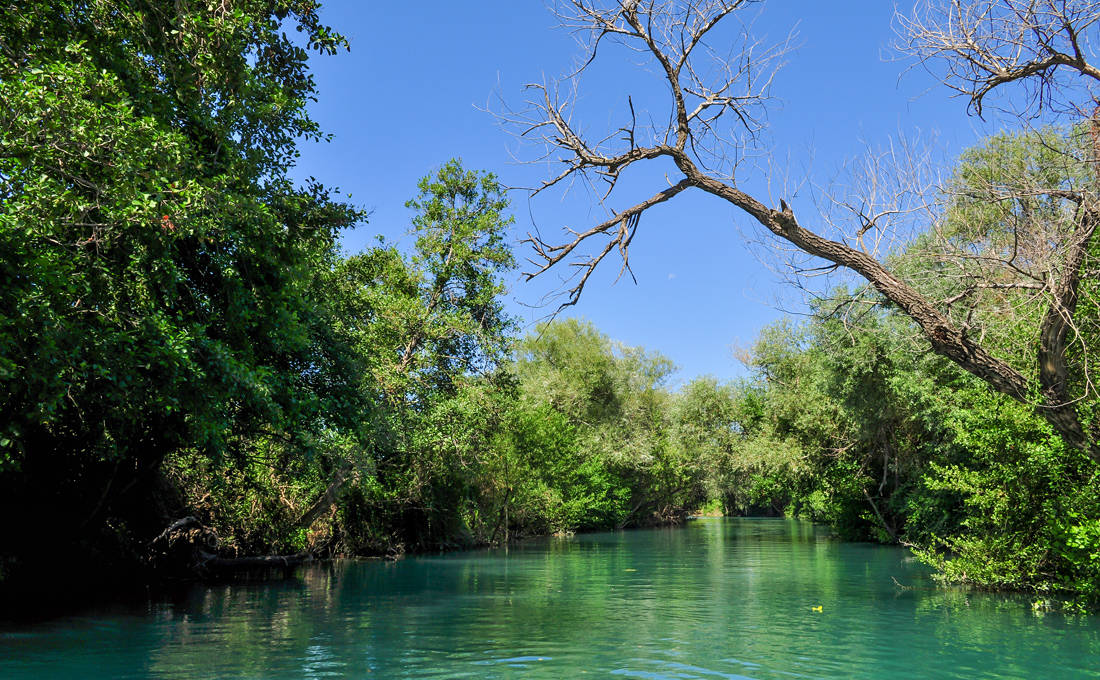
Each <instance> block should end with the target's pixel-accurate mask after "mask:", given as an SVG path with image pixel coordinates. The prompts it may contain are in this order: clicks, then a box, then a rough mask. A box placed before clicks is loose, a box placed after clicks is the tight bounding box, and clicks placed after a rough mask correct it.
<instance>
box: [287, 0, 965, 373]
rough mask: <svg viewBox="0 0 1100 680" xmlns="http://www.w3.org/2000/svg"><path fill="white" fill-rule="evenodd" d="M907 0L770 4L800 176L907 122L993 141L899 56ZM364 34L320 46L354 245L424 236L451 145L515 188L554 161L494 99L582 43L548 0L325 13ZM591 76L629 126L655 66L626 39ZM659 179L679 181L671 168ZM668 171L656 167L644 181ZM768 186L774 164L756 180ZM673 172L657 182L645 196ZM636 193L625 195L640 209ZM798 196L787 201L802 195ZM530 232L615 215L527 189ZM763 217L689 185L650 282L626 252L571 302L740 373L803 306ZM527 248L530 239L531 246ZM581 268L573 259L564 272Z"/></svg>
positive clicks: (588, 94) (655, 342)
mask: <svg viewBox="0 0 1100 680" xmlns="http://www.w3.org/2000/svg"><path fill="white" fill-rule="evenodd" d="M892 14H893V5H892V3H889V2H884V1H883V0H845V1H843V2H836V1H833V2H820V1H813V0H782V1H778V0H776V1H773V2H771V3H768V4H767V5H765V6H763V8H762V11H761V12H760V14H759V17H758V18H757V19H756V21H755V24H754V33H756V34H757V35H760V36H767V37H769V38H771V39H773V40H775V41H779V40H781V39H783V38H784V37H785V36H786V35H787V34H788V33H789V32H790V31H791V30H796V31H797V34H798V35H797V38H796V40H795V42H796V44H797V45H798V48H797V50H795V51H794V52H793V53H791V54H790V55H789V56H788V58H787V64H786V66H785V67H784V68H783V70H782V71H781V72H780V75H779V77H778V78H777V80H776V82H775V86H774V90H773V93H774V95H775V96H776V97H777V98H778V99H777V101H776V102H775V103H774V104H773V106H772V108H771V113H770V116H769V121H770V126H769V128H770V132H769V134H770V137H771V139H772V140H773V142H774V155H775V157H776V158H780V159H786V158H789V159H790V167H791V168H792V173H793V174H794V175H795V176H798V175H805V174H808V175H809V176H810V177H811V178H812V179H814V180H816V181H826V180H828V178H829V177H831V176H833V175H834V174H835V173H836V171H837V169H838V168H839V166H840V165H841V164H842V163H844V162H845V161H846V160H848V159H850V158H852V157H855V156H858V155H859V154H860V152H861V150H862V149H863V148H864V142H865V141H866V142H870V143H883V142H886V141H887V140H888V138H889V137H890V136H892V135H896V134H897V133H898V132H899V131H900V132H903V133H905V134H911V133H913V132H915V131H917V130H919V131H921V132H922V134H928V133H929V132H937V133H938V135H939V137H938V139H939V142H938V143H939V144H940V145H941V146H942V147H943V150H944V151H945V152H946V153H948V154H951V155H954V154H957V153H958V152H959V151H961V150H962V149H963V148H965V146H966V145H968V144H971V143H973V141H974V140H975V139H976V136H977V132H976V121H974V120H972V119H970V118H968V117H967V116H966V112H965V103H964V102H962V101H960V100H957V99H951V98H949V96H948V92H947V91H946V90H945V89H944V88H942V87H936V86H935V84H934V83H933V82H932V81H931V80H930V79H929V78H928V77H927V76H926V75H925V74H924V73H923V72H921V71H917V70H915V71H911V72H910V73H908V74H906V75H903V71H904V70H905V64H904V63H899V62H897V61H891V60H890V58H891V56H892V55H891V52H890V50H889V45H890V43H891V41H892V40H893V33H892V28H891V17H892ZM322 16H323V17H324V19H325V21H327V22H328V23H330V24H331V25H333V26H335V27H336V28H337V29H338V30H340V31H341V32H343V33H344V34H345V35H347V36H348V38H349V39H350V40H351V44H352V51H351V52H350V53H342V54H340V55H338V56H335V57H324V58H321V57H318V58H315V60H314V73H315V75H316V79H317V84H318V87H319V90H320V101H319V102H318V103H317V104H315V105H314V106H313V109H312V110H313V114H314V117H315V118H316V120H317V121H318V122H319V123H320V124H321V126H322V127H323V128H324V129H325V130H326V131H327V132H329V133H332V134H333V135H334V141H333V142H332V143H330V144H324V145H311V146H308V147H306V148H304V149H303V153H302V158H301V162H300V165H299V170H298V172H299V175H301V176H306V175H312V176H315V177H317V178H318V179H320V180H321V181H322V182H324V183H325V184H327V185H329V186H337V187H339V188H340V189H341V190H343V191H344V192H345V193H347V192H350V193H351V194H352V201H353V202H355V203H357V204H359V205H361V206H363V207H366V208H368V209H370V210H372V211H373V215H372V217H371V219H370V222H369V224H366V225H363V226H361V227H359V228H357V229H356V230H355V231H353V232H350V233H348V234H347V235H346V236H345V239H344V245H345V247H346V249H347V250H349V251H352V252H354V251H357V250H360V249H362V248H364V247H368V246H369V245H370V244H371V243H372V242H373V238H374V236H375V235H376V234H382V235H384V236H385V237H386V238H387V239H390V240H392V241H396V242H398V243H399V244H400V245H402V246H405V247H407V246H409V245H410V239H409V238H406V237H405V233H406V230H407V229H408V224H409V211H408V210H407V209H406V208H405V207H404V203H405V201H406V200H408V199H409V198H410V197H411V196H412V195H413V194H414V192H415V187H416V182H417V180H418V179H419V178H420V177H422V176H424V175H425V174H427V173H429V172H431V171H432V170H433V169H434V168H438V167H439V166H440V165H441V164H442V163H443V162H445V161H446V160H447V159H449V158H452V157H461V158H462V160H463V162H464V164H465V165H466V167H468V168H471V169H485V170H491V171H492V172H494V173H496V174H497V175H498V176H499V178H500V179H501V181H502V183H504V184H505V185H508V186H527V185H530V184H531V183H532V182H534V181H536V180H537V179H538V178H541V177H542V176H544V169H543V168H536V167H532V166H530V165H522V164H517V163H516V160H515V155H516V154H519V155H520V156H521V157H531V156H532V154H533V153H534V151H535V150H534V149H530V148H523V147H519V146H517V144H516V141H515V139H514V138H513V137H511V136H510V135H509V134H508V133H507V132H506V131H505V130H503V129H501V127H500V126H499V124H498V122H497V120H496V119H495V118H494V117H493V116H492V115H490V114H489V113H486V112H485V111H484V110H483V109H484V108H486V106H488V107H490V108H493V107H496V106H497V105H496V104H495V100H496V98H497V97H503V98H504V99H505V100H506V101H508V102H510V103H513V104H517V105H518V104H519V103H520V102H521V101H522V97H523V91H522V86H523V84H524V83H527V82H531V81H540V80H542V79H543V77H544V76H548V77H549V76H554V75H560V74H562V73H564V72H565V71H566V70H567V69H568V67H569V65H570V64H571V62H572V60H573V59H574V58H575V57H576V56H577V54H578V48H577V46H576V44H575V42H574V41H573V38H572V37H571V36H570V35H569V34H567V33H565V32H563V31H561V30H560V29H557V28H556V21H555V18H554V17H553V16H552V15H551V14H550V12H549V11H547V9H546V8H545V6H544V5H543V3H541V2H539V1H538V0H522V1H521V0H507V1H504V0H475V1H474V2H442V1H435V2H432V1H428V2H425V1H419V2H416V1H414V2H390V1H384V0H367V1H366V2H362V1H352V0H328V1H327V2H326V3H325V7H324V11H323V15H322ZM606 56H608V57H609V59H608V60H607V61H606V62H603V63H602V64H601V66H600V68H598V69H596V70H594V71H593V72H592V74H591V76H592V77H591V78H589V79H588V80H585V81H583V82H582V90H581V94H582V97H585V99H584V102H585V106H586V107H587V108H586V122H587V125H588V127H589V128H590V129H593V130H596V129H604V128H607V127H608V125H609V123H610V129H614V127H616V126H617V125H618V124H619V123H620V122H621V115H622V111H623V109H622V106H621V104H622V103H624V102H625V99H626V93H627V92H630V91H635V94H636V97H635V101H636V102H637V101H639V97H638V96H637V88H644V83H646V82H648V81H649V80H650V79H651V78H652V76H651V75H650V74H647V73H646V72H644V70H643V69H640V68H639V67H637V66H635V65H632V64H631V63H629V62H628V61H626V60H625V59H623V58H622V57H623V56H624V55H622V53H614V52H608V54H607V55H606ZM655 179H656V181H657V182H662V181H663V180H660V179H659V177H658V178H655ZM646 181H652V179H648V180H647V178H643V183H645V182H646ZM742 181H743V182H744V185H745V186H746V187H748V188H750V189H756V190H760V189H762V188H763V187H764V186H765V184H764V182H765V181H766V178H765V177H763V176H762V174H761V173H755V174H752V173H747V174H746V175H745V176H744V179H743V180H742ZM660 186H661V185H660V184H649V186H648V187H645V186H643V187H642V191H644V192H645V193H646V194H650V193H653V192H654V191H655V190H657V189H659V188H660ZM630 197H631V195H629V192H627V195H624V199H623V200H622V201H620V202H613V203H612V205H613V207H616V208H620V209H621V208H623V207H626V206H627V205H629V204H628V203H626V200H627V199H629V198H630ZM790 198H791V197H788V199H789V200H790ZM512 204H513V211H514V213H515V216H516V225H515V231H516V237H517V240H518V238H519V237H522V235H523V234H525V233H526V232H527V231H528V230H529V229H531V226H532V219H534V220H536V221H537V225H538V227H539V228H540V229H541V230H542V232H543V234H544V235H545V234H552V233H556V230H558V229H559V228H560V227H562V226H565V225H568V226H571V227H574V228H582V227H585V226H590V225H591V224H595V223H596V222H597V221H600V220H602V219H603V213H602V212H601V210H600V209H599V208H597V207H595V205H594V202H593V201H592V199H591V197H590V196H588V195H586V194H585V193H584V192H578V193H575V194H571V195H569V196H566V197H565V198H564V199H562V198H561V197H560V196H555V197H552V198H549V199H542V200H537V201H535V202H529V201H528V200H527V198H526V195H525V194H524V193H522V192H515V193H514V194H513V195H512ZM792 205H794V206H795V208H796V212H798V213H799V215H800V218H801V219H802V221H803V222H804V223H806V224H808V225H812V223H813V221H814V214H813V213H814V206H813V204H812V203H811V202H809V201H808V200H807V198H806V197H805V196H798V197H794V200H793V201H792ZM746 230H747V231H748V232H750V233H752V231H753V229H752V227H751V222H750V221H748V220H747V219H746V218H745V217H744V216H742V215H741V214H739V213H737V212H736V211H735V210H733V209H732V208H731V207H729V206H727V205H725V204H722V203H720V202H718V201H717V200H715V199H712V198H707V197H705V196H702V195H686V194H682V195H680V196H678V197H677V198H676V199H675V200H673V201H670V202H669V203H667V204H665V205H664V206H661V207H660V209H659V210H654V211H653V212H652V214H647V215H646V216H645V217H644V218H643V221H642V224H641V228H640V230H639V233H638V236H637V238H636V239H635V243H634V246H633V248H632V258H631V262H632V266H633V269H634V272H635V274H636V275H637V279H638V284H637V285H634V284H633V283H632V282H631V281H629V280H628V279H624V280H622V281H620V282H619V283H618V284H617V285H614V286H612V285H611V284H612V281H613V279H614V275H615V273H616V272H617V269H618V265H617V263H616V262H608V264H609V265H610V266H609V267H607V268H606V271H604V272H603V274H602V275H601V276H600V277H593V279H592V280H591V282H590V283H589V285H588V287H587V289H586V293H585V295H584V297H583V298H582V301H581V303H580V305H578V306H577V307H575V308H572V309H570V310H568V311H567V312H566V313H565V315H567V316H569V315H576V316H583V317H586V318H588V319H590V320H592V321H593V322H595V323H596V324H597V325H598V326H599V328H600V329H602V330H603V331H604V332H605V333H607V334H608V335H610V336H611V337H612V338H614V339H616V340H620V341H622V342H625V343H628V344H631V345H642V346H645V347H647V348H649V349H654V350H658V351H660V352H662V353H663V354H665V355H667V356H668V357H670V358H671V359H672V360H673V361H675V362H676V363H677V364H678V365H679V366H680V367H681V372H680V374H679V376H678V379H679V380H687V379H690V378H691V377H693V376H695V375H700V374H712V375H715V376H717V377H719V378H721V379H728V378H730V377H733V376H736V375H740V374H742V372H743V369H742V367H741V366H740V364H739V363H738V362H737V360H736V359H735V357H734V354H733V352H732V351H731V347H732V346H748V345H749V344H751V342H752V341H753V339H754V338H755V337H756V335H757V333H758V331H759V330H760V328H761V327H762V326H764V325H766V324H768V323H770V322H772V321H774V320H775V319H777V318H779V317H780V316H781V314H782V312H781V311H779V309H778V308H777V307H776V300H777V299H780V300H784V301H785V302H784V303H783V304H785V305H787V306H795V307H797V298H796V297H792V295H791V294H790V292H789V291H785V290H784V288H783V286H784V284H783V283H782V282H781V280H780V279H779V277H777V276H776V275H775V274H774V273H773V272H772V271H770V270H769V269H768V268H767V267H766V266H764V265H763V264H762V263H761V262H760V261H759V260H758V258H757V256H755V255H754V254H752V253H751V252H750V251H749V250H748V249H746V247H745V244H744V239H743V233H744V231H746ZM525 254H526V252H525V251H523V250H519V251H517V255H518V256H519V259H522V257H523V256H524V255H525ZM562 273H563V274H564V271H563V272H562ZM544 276H545V278H544V279H541V280H536V282H534V283H523V282H521V281H520V279H519V276H518V272H517V275H516V276H515V277H513V279H512V280H511V281H510V284H511V290H510V292H509V295H508V305H509V309H510V311H512V312H513V313H514V314H516V315H518V316H520V317H521V319H522V321H523V322H524V323H525V324H526V323H533V322H534V321H537V320H539V319H540V318H542V317H544V316H545V315H546V314H547V313H549V312H550V311H551V310H552V309H553V308H552V307H549V308H547V307H543V308H541V309H531V308H529V307H527V306H525V305H532V304H537V303H538V302H539V301H540V299H541V298H542V297H543V296H544V295H545V294H546V293H547V292H548V291H549V290H551V289H553V288H554V287H556V286H557V284H558V281H557V278H556V276H557V274H555V273H553V272H551V273H550V274H548V275H544Z"/></svg>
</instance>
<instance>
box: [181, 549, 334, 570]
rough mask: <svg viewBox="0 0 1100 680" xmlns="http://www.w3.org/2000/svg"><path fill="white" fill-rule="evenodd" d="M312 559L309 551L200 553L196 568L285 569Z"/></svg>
mask: <svg viewBox="0 0 1100 680" xmlns="http://www.w3.org/2000/svg"><path fill="white" fill-rule="evenodd" d="M311 561H313V555H312V554H311V553H309V552H300V553H297V554H295V555H260V556H254V557H218V556H217V555H211V554H210V553H200V560H199V563H198V565H197V566H198V568H199V569H200V570H203V571H219V572H225V571H243V570H246V569H285V568H288V567H296V566H298V565H300V564H305V563H307V562H311Z"/></svg>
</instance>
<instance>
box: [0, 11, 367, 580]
mask: <svg viewBox="0 0 1100 680" xmlns="http://www.w3.org/2000/svg"><path fill="white" fill-rule="evenodd" d="M317 12H318V5H317V3H315V2H301V1H297V0H293V1H292V0H275V1H273V2H268V1H266V0H265V1H262V2H261V1H258V0H246V1H244V2H235V3H232V4H218V5H207V4H201V3H199V4H194V3H174V4H173V3H160V2H145V1H141V0H134V1H129V0H125V1H124V0H89V1H86V2H85V1H77V0H67V1H63V2H39V1H32V2H29V3H20V4H18V5H12V4H10V3H9V4H5V5H4V6H3V7H2V8H0V395H2V397H0V399H2V401H3V403H4V409H3V412H2V414H0V498H2V499H3V501H0V503H2V508H0V509H2V511H3V512H4V514H5V516H8V517H20V518H22V519H21V521H19V522H14V523H13V524H12V525H11V527H10V528H11V533H9V540H7V541H5V544H4V546H3V548H0V551H3V553H4V554H5V555H7V556H9V557H11V556H20V555H21V556H24V557H25V556H27V555H37V556H39V557H41V558H42V559H47V560H48V559H49V556H50V555H54V554H55V553H56V552H57V550H65V549H68V548H70V547H71V546H72V545H73V544H74V543H80V542H83V541H85V540H87V539H89V537H93V538H94V537H95V536H97V535H98V533H99V532H101V531H106V530H107V529H106V527H108V526H109V527H110V529H109V533H111V535H114V536H117V537H119V538H120V539H121V540H119V541H117V542H118V545H116V548H114V549H112V550H114V552H116V553H117V552H126V551H128V550H130V549H135V550H136V549H137V548H135V547H134V546H136V545H137V544H139V543H140V542H141V541H144V540H147V539H148V538H149V536H150V534H151V533H152V532H155V531H157V530H159V528H162V524H161V523H162V522H163V521H164V519H165V517H166V516H167V515H168V514H169V513H171V512H173V511H174V509H173V508H172V507H171V506H172V505H173V504H174V501H173V499H172V494H171V493H170V491H171V490H170V489H166V488H165V487H164V485H163V484H162V483H161V482H160V481H158V480H159V479H160V475H161V464H162V462H163V461H164V459H165V457H166V456H169V455H172V454H186V455H191V456H195V457H197V459H200V460H223V459H224V460H235V461H238V463H239V464H241V465H244V464H245V463H246V461H247V460H248V459H249V458H250V456H252V455H253V453H254V452H255V451H256V448H257V447H258V446H265V447H268V448H270V449H271V450H275V451H277V452H278V455H277V459H283V460H288V459H293V460H298V459H302V457H303V456H307V455H308V454H309V453H310V452H311V451H313V450H315V449H316V448H317V446H318V444H319V438H320V436H321V435H322V433H323V432H324V431H326V430H331V429H332V428H337V429H343V430H344V431H345V432H347V433H349V434H352V435H355V436H362V433H361V432H359V429H358V425H357V423H358V422H359V420H360V413H361V412H362V411H363V409H364V408H365V405H364V404H363V403H361V400H360V399H359V398H358V396H357V392H356V390H355V389H354V383H355V382H356V380H355V377H354V376H355V375H356V372H357V370H358V368H357V363H358V362H357V361H356V360H355V359H354V357H352V356H350V355H349V354H348V353H347V352H346V351H344V350H345V348H346V343H344V342H343V341H342V340H341V339H340V338H339V337H336V336H335V335H334V334H333V333H332V331H331V324H330V323H329V321H330V307H331V306H330V305H329V304H328V303H327V302H326V300H325V299H324V298H323V297H319V288H318V286H317V285H316V284H317V277H318V276H319V275H322V274H323V273H324V272H326V271H327V270H328V269H329V268H330V267H331V266H332V265H333V263H334V260H335V255H336V235H337V232H338V231H339V230H340V229H341V228H343V227H346V226H348V225H350V224H352V223H354V222H355V221H356V220H357V219H358V218H359V214H358V212H357V211H355V210H354V209H352V208H350V207H349V206H347V205H346V204H343V203H340V202H337V201H334V200H333V199H332V197H331V196H330V194H329V192H328V191H327V190H326V189H324V188H323V187H322V186H320V185H319V184H316V183H314V182H312V181H311V182H309V183H307V184H306V185H305V186H304V187H299V186H295V185H294V184H293V183H292V182H291V181H290V180H289V179H288V177H287V171H288V170H289V168H290V167H291V166H292V164H293V162H294V159H295V157H296V155H297V151H296V148H297V144H298V140H300V139H307V140H313V139H320V138H321V137H322V136H321V133H320V131H319V129H318V127H317V125H316V124H315V123H314V122H313V121H312V120H310V118H309V116H308V115H307V111H306V104H307V102H308V101H309V100H310V98H312V97H313V96H314V95H315V91H314V84H313V80H312V78H311V77H310V75H309V72H308V70H307V59H308V55H309V51H315V52H320V53H333V52H335V51H336V50H337V49H338V48H340V47H344V46H346V42H345V41H344V39H343V38H342V37H340V36H339V35H337V34H335V33H333V32H332V31H331V30H329V29H328V28H327V27H325V26H324V25H323V24H321V23H320V21H319V19H318V14H317ZM291 27H293V28H296V29H297V30H298V31H299V33H300V36H301V37H300V39H294V38H291V37H288V36H287V35H286V34H285V33H284V29H285V28H291ZM150 510H152V511H150ZM98 540H99V542H100V543H101V544H106V543H110V541H109V540H104V539H98ZM111 540H115V539H111ZM119 546H123V547H119ZM51 548H56V549H57V550H54V549H51Z"/></svg>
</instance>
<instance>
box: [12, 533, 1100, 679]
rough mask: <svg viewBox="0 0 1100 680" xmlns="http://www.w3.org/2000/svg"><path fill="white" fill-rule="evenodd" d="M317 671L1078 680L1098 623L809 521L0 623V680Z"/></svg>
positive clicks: (373, 567)
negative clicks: (1038, 608) (937, 578)
mask: <svg viewBox="0 0 1100 680" xmlns="http://www.w3.org/2000/svg"><path fill="white" fill-rule="evenodd" d="M892 579H897V580H898V581H899V582H901V583H902V584H905V585H907V586H910V587H911V589H901V588H899V587H897V586H896V585H895V584H894V581H893V580H892ZM814 607H821V611H815V610H814V609H813V608H814ZM330 677H331V678H555V679H557V678H578V677H593V678H595V677H624V678H654V679H658V678H678V679H680V678H708V679H709V678H757V679H771V678H783V679H789V678H1096V677H1100V618H1098V617H1095V616H1092V617H1066V616H1062V615H1046V616H1041V615H1038V616H1037V615H1035V614H1034V613H1032V611H1031V609H1030V607H1029V606H1028V603H1027V602H1026V601H1023V600H1019V599H1011V598H1004V597H995V596H984V595H975V594H970V595H967V594H965V593H962V592H958V591H944V590H938V589H935V588H933V587H932V586H931V584H930V583H929V582H928V580H927V573H926V571H925V570H924V569H923V568H921V567H920V566H919V565H917V564H914V563H913V561H912V560H911V559H909V557H908V554H907V553H906V552H905V551H904V550H900V549H895V548H885V547H879V546H871V545H863V544H845V543H840V542H837V541H834V540H830V539H829V538H828V536H827V535H826V534H825V533H824V532H822V531H821V530H819V529H815V528H814V527H812V526H810V525H808V524H804V523H799V522H793V521H786V520H734V519H729V520H718V519H715V520H698V521H695V522H692V523H690V524H689V525H688V526H687V527H686V528H681V529H667V530H653V531H632V532H620V533H604V534H592V535H585V536H577V537H575V538H572V539H548V540H543V541H537V542H531V543H527V544H524V545H522V546H520V547H519V548H515V547H513V548H512V549H511V550H509V551H508V552H505V551H503V550H494V551H480V552H468V553H455V554H449V555H443V556H432V557H421V558H415V559H407V560H404V561H402V562H398V563H379V562H347V563H342V564H338V565H336V566H331V567H314V568H310V569H306V570H303V571H301V572H300V573H299V576H298V578H296V579H292V580H288V581H282V582H278V583H267V584H258V585H233V586H222V587H212V588H195V589H194V590H192V591H191V592H190V593H188V594H187V595H186V596H185V597H183V598H181V599H180V600H178V601H172V602H151V603H148V604H146V605H143V606H141V607H138V608H130V609H126V608H119V609H115V610H110V611H97V612H94V613H90V614H87V615H83V616H78V617H69V618H65V619H60V620H54V621H51V622H48V623H43V624H37V625H35V626H31V627H24V628H21V629H18V630H12V629H6V630H0V678H4V679H5V680H14V679H17V678H18V679H22V678H35V679H41V678H85V679H95V678H189V679H190V678H203V679H204V680H205V679H207V678H264V679H269V678H272V679H278V678H330Z"/></svg>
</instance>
